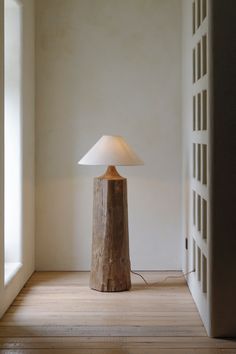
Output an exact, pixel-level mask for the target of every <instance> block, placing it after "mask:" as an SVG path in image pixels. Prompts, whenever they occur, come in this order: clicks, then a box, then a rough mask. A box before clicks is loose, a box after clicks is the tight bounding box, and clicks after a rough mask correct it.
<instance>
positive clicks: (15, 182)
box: [4, 0, 22, 263]
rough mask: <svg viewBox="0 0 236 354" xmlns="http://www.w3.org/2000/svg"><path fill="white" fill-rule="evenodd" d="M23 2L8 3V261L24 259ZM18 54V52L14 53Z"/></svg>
mask: <svg viewBox="0 0 236 354" xmlns="http://www.w3.org/2000/svg"><path fill="white" fill-rule="evenodd" d="M21 9H22V7H21V5H20V4H19V3H18V2H16V1H15V0H7V1H6V2H5V14H4V20H5V25H4V29H5V33H4V42H5V50H4V52H5V53H4V56H5V58H4V62H5V72H4V82H5V84H4V86H5V101H4V111H5V113H4V114H5V120H4V160H5V168H4V173H5V176H4V181H5V182H4V196H5V197H4V200H5V207H4V219H5V222H4V228H5V230H4V233H5V246H4V248H5V262H10V263H12V262H21V238H22V227H21V226H22V225H21V224H22V223H21V209H22V200H21V197H22V196H21V194H22V193H21V190H22V178H21V169H22V168H21V167H22V159H21V157H22V151H21V145H22V139H21V122H22V117H21V84H22V83H21V52H22V48H21V42H22V33H21V32H22V31H21V27H22V26H21V25H22V24H21V22H22V21H21V15H22V11H21ZM12 53H14V55H12Z"/></svg>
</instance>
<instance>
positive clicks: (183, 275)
mask: <svg viewBox="0 0 236 354" xmlns="http://www.w3.org/2000/svg"><path fill="white" fill-rule="evenodd" d="M130 272H131V273H132V274H134V275H138V276H139V277H140V278H142V280H143V281H144V283H145V284H146V285H147V286H149V287H151V286H154V285H158V284H160V283H164V282H165V281H166V280H167V279H170V278H183V277H185V276H186V275H188V274H190V273H194V272H195V269H193V270H191V271H190V272H187V273H184V274H182V275H169V276H168V277H165V278H164V279H163V280H161V281H158V282H155V283H148V282H147V280H146V279H145V278H144V277H143V276H142V275H141V274H140V273H137V272H134V271H133V270H131V271H130Z"/></svg>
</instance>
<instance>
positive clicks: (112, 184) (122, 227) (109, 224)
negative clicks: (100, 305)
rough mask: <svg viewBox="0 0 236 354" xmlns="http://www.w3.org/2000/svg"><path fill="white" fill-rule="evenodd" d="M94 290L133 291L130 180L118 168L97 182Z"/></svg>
mask: <svg viewBox="0 0 236 354" xmlns="http://www.w3.org/2000/svg"><path fill="white" fill-rule="evenodd" d="M90 287H91V288H92V289H95V290H98V291H107V292H112V291H124V290H129V289H130V287H131V281H130V258H129V233H128V207H127V180H126V178H123V177H121V176H120V175H119V174H118V172H117V170H116V168H115V167H114V166H109V167H108V169H107V171H106V173H105V174H104V175H103V176H101V177H97V178H95V179H94V205H93V243H92V265H91V273H90Z"/></svg>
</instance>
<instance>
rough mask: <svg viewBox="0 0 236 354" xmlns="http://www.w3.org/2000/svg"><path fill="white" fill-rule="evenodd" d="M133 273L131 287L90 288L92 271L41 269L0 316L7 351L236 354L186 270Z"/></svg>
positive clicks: (0, 337) (0, 349)
mask: <svg viewBox="0 0 236 354" xmlns="http://www.w3.org/2000/svg"><path fill="white" fill-rule="evenodd" d="M142 275H144V277H145V278H146V279H147V280H148V282H149V283H156V282H158V283H157V284H156V285H155V286H152V287H146V286H145V284H143V282H142V280H141V279H140V278H139V277H136V276H134V275H132V288H131V291H129V292H121V293H116V292H115V293H104V292H96V291H92V290H91V289H90V288H89V273H86V272H36V273H35V274H34V275H33V276H32V277H31V279H30V280H29V281H28V283H27V284H26V286H25V287H24V288H23V289H22V291H21V292H20V294H19V295H18V296H17V298H16V299H15V301H14V302H13V304H12V306H11V307H10V308H9V310H8V311H7V312H6V314H5V315H4V317H3V318H2V319H1V320H0V353H7V354H8V353H18V354H21V353H32V354H38V353H42V354H44V353H45V354H47V353H61V354H64V353H71V354H74V353H78V354H81V353H83V354H100V353H104V354H108V353H109V354H112V353H115V354H128V353H130V354H141V353H142V354H146V353H147V354H149V353H150V354H152V353H155V354H191V353H192V354H222V353H228V354H236V341H235V340H223V339H212V338H208V337H207V335H206V332H205V329H204V327H203V325H202V322H201V320H200V317H199V314H198V312H197V309H196V306H195V304H194V302H193V299H192V297H191V295H190V293H189V290H188V288H187V285H186V283H185V280H184V278H171V279H167V280H166V281H164V282H163V280H164V279H165V278H166V276H168V275H174V276H179V275H181V273H180V272H172V273H166V272H145V273H144V272H142Z"/></svg>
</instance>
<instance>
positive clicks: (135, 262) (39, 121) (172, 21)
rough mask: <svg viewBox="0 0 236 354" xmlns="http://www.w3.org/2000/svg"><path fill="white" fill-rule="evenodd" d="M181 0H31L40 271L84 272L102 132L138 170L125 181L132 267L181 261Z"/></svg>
mask: <svg viewBox="0 0 236 354" xmlns="http://www.w3.org/2000/svg"><path fill="white" fill-rule="evenodd" d="M180 5H181V2H180V1H178V0H175V1H172V0H156V1H151V0H138V1H137V0H119V1H117V0H110V1H106V0H93V1H89V0H88V1H83V0H67V1H62V0H54V1H48V0H38V1H36V268H37V270H88V269H89V268H90V248H91V236H92V199H93V195H92V188H93V177H94V176H97V175H100V174H102V173H103V171H104V168H99V167H86V166H78V165H77V161H78V160H79V159H80V158H81V157H82V156H83V155H84V154H85V153H86V152H87V151H88V149H89V148H90V147H91V146H92V145H93V144H94V143H95V142H96V141H97V140H98V139H99V138H100V137H101V136H102V135H104V134H116V135H121V136H123V137H124V138H125V139H126V140H127V141H128V143H130V145H131V146H132V147H133V148H134V150H135V151H136V152H137V153H138V154H139V155H140V157H141V158H142V159H143V160H144V162H145V166H144V167H127V168H120V169H119V171H120V173H121V174H123V175H124V176H126V177H127V178H128V197H129V231H130V253H131V263H132V268H133V269H165V270H166V269H181V249H182V241H181V240H182V239H181V112H180V111H181V89H180V87H181V6H180Z"/></svg>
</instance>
